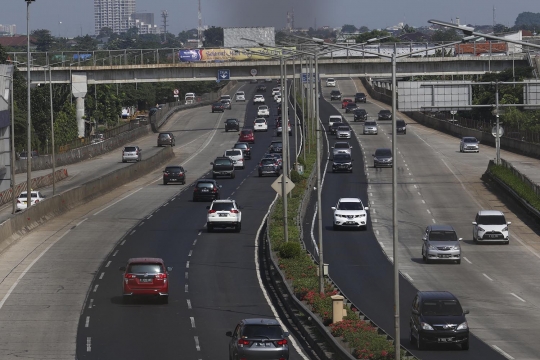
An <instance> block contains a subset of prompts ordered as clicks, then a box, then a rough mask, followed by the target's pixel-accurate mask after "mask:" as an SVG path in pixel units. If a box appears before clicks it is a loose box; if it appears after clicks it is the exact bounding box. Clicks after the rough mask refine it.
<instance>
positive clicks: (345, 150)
mask: <svg viewBox="0 0 540 360" xmlns="http://www.w3.org/2000/svg"><path fill="white" fill-rule="evenodd" d="M351 150H352V146H351V144H349V142H347V141H338V142H336V143H335V144H334V146H332V155H336V154H349V155H351Z"/></svg>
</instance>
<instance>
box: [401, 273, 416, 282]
mask: <svg viewBox="0 0 540 360" xmlns="http://www.w3.org/2000/svg"><path fill="white" fill-rule="evenodd" d="M402 274H403V276H405V277H406V278H407V279H409V281H410V282H413V281H414V280H413V278H412V277H411V276H410V275H409V274H407V273H402Z"/></svg>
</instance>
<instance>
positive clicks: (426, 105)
mask: <svg viewBox="0 0 540 360" xmlns="http://www.w3.org/2000/svg"><path fill="white" fill-rule="evenodd" d="M471 89H472V82H467V81H398V83H397V90H398V109H399V111H443V110H470V109H471V107H470V105H471V104H472V90H471Z"/></svg>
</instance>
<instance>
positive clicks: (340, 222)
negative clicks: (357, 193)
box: [332, 198, 369, 230]
mask: <svg viewBox="0 0 540 360" xmlns="http://www.w3.org/2000/svg"><path fill="white" fill-rule="evenodd" d="M332 210H334V222H333V228H334V230H338V229H339V228H342V227H343V228H358V229H363V230H366V229H367V210H369V208H368V207H367V206H364V204H362V200H360V199H358V198H341V199H339V200H338V202H337V204H336V206H333V207H332Z"/></svg>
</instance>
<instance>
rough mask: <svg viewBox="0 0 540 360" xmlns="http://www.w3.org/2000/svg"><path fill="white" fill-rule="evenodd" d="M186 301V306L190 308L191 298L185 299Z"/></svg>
mask: <svg viewBox="0 0 540 360" xmlns="http://www.w3.org/2000/svg"><path fill="white" fill-rule="evenodd" d="M186 302H187V308H188V309H189V310H191V300H189V299H187V300H186Z"/></svg>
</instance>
